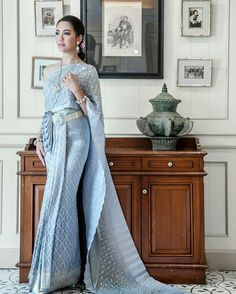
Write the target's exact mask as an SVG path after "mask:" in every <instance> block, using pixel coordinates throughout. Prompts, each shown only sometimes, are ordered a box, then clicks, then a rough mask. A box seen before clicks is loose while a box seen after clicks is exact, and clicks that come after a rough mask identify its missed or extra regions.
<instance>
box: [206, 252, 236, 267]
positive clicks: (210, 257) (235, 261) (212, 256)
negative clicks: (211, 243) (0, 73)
mask: <svg viewBox="0 0 236 294" xmlns="http://www.w3.org/2000/svg"><path fill="white" fill-rule="evenodd" d="M206 258H207V264H208V266H209V268H210V269H216V270H236V251H235V250H220V251H213V250H207V251H206Z"/></svg>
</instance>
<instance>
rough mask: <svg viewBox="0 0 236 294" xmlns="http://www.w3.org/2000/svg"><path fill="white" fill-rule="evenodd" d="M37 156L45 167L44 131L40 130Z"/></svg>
mask: <svg viewBox="0 0 236 294" xmlns="http://www.w3.org/2000/svg"><path fill="white" fill-rule="evenodd" d="M36 154H37V155H38V157H39V159H40V160H41V162H42V164H43V165H44V166H45V159H44V157H45V151H44V147H43V142H42V130H41V128H40V130H39V134H38V136H37V139H36Z"/></svg>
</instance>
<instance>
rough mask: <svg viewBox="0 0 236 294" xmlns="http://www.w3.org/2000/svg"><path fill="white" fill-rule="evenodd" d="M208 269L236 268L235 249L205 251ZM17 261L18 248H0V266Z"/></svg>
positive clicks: (13, 265)
mask: <svg viewBox="0 0 236 294" xmlns="http://www.w3.org/2000/svg"><path fill="white" fill-rule="evenodd" d="M206 258H207V264H208V267H209V268H210V269H215V270H236V250H227V251H226V250H225V251H223V250H222V251H207V252H206ZM18 261H19V248H0V268H15V267H16V263H17V262H18Z"/></svg>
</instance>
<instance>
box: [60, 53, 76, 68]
mask: <svg viewBox="0 0 236 294" xmlns="http://www.w3.org/2000/svg"><path fill="white" fill-rule="evenodd" d="M79 60H80V59H79V57H78V55H77V53H75V54H63V57H62V65H68V64H73V63H77V62H78V61H79Z"/></svg>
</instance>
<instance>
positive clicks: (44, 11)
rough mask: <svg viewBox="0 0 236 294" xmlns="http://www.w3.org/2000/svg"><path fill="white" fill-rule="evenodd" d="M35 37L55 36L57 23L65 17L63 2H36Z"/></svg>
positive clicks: (54, 0)
mask: <svg viewBox="0 0 236 294" xmlns="http://www.w3.org/2000/svg"><path fill="white" fill-rule="evenodd" d="M34 11H35V36H37V37H52V36H55V29H56V24H57V21H58V20H59V19H60V18H62V17H63V0H52V1H34Z"/></svg>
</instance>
